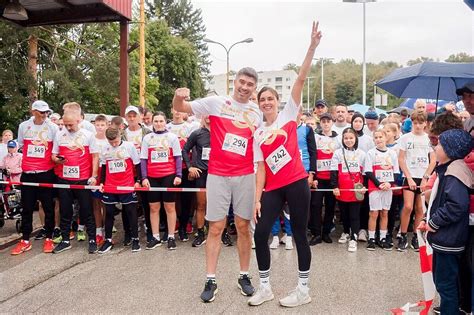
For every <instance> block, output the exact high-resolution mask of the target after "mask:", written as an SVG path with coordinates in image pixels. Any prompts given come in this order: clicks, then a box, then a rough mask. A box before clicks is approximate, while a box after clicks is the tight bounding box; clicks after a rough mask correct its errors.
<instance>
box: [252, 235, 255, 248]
mask: <svg viewBox="0 0 474 315" xmlns="http://www.w3.org/2000/svg"><path fill="white" fill-rule="evenodd" d="M252 249H255V239H254V238H253V235H252Z"/></svg>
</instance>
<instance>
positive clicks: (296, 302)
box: [280, 241, 355, 307]
mask: <svg viewBox="0 0 474 315" xmlns="http://www.w3.org/2000/svg"><path fill="white" fill-rule="evenodd" d="M354 242H355V241H354ZM310 302H311V297H310V296H309V292H304V291H303V290H301V289H300V288H299V287H296V289H294V290H293V291H291V292H290V293H289V294H288V296H286V297H284V298H282V299H280V305H281V306H285V307H297V306H300V305H304V304H308V303H310Z"/></svg>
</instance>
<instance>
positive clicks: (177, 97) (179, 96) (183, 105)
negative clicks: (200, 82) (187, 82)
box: [173, 88, 193, 114]
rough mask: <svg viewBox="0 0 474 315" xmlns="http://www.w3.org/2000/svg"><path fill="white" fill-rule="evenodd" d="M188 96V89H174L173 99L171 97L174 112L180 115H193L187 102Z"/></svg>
mask: <svg viewBox="0 0 474 315" xmlns="http://www.w3.org/2000/svg"><path fill="white" fill-rule="evenodd" d="M189 94H190V91H189V89H188V88H178V89H176V91H175V92H174V97H173V108H174V110H176V111H178V112H181V113H188V114H192V113H193V110H192V108H191V103H189V102H188V100H189Z"/></svg>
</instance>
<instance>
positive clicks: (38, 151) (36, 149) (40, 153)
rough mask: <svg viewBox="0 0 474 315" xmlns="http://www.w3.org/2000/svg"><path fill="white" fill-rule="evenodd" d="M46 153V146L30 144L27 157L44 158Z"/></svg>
mask: <svg viewBox="0 0 474 315" xmlns="http://www.w3.org/2000/svg"><path fill="white" fill-rule="evenodd" d="M45 153H46V147H45V146H42V145H33V144H29V145H28V149H27V151H26V156H27V157H32V158H41V159H43V158H44V154H45Z"/></svg>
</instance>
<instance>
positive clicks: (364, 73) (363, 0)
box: [342, 0, 377, 105]
mask: <svg viewBox="0 0 474 315" xmlns="http://www.w3.org/2000/svg"><path fill="white" fill-rule="evenodd" d="M342 1H343V2H353V3H362V5H363V15H362V16H363V25H364V30H363V46H364V48H363V57H362V58H363V60H362V105H366V103H367V82H366V80H367V70H366V65H365V4H366V3H367V2H375V1H377V0H342Z"/></svg>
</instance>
